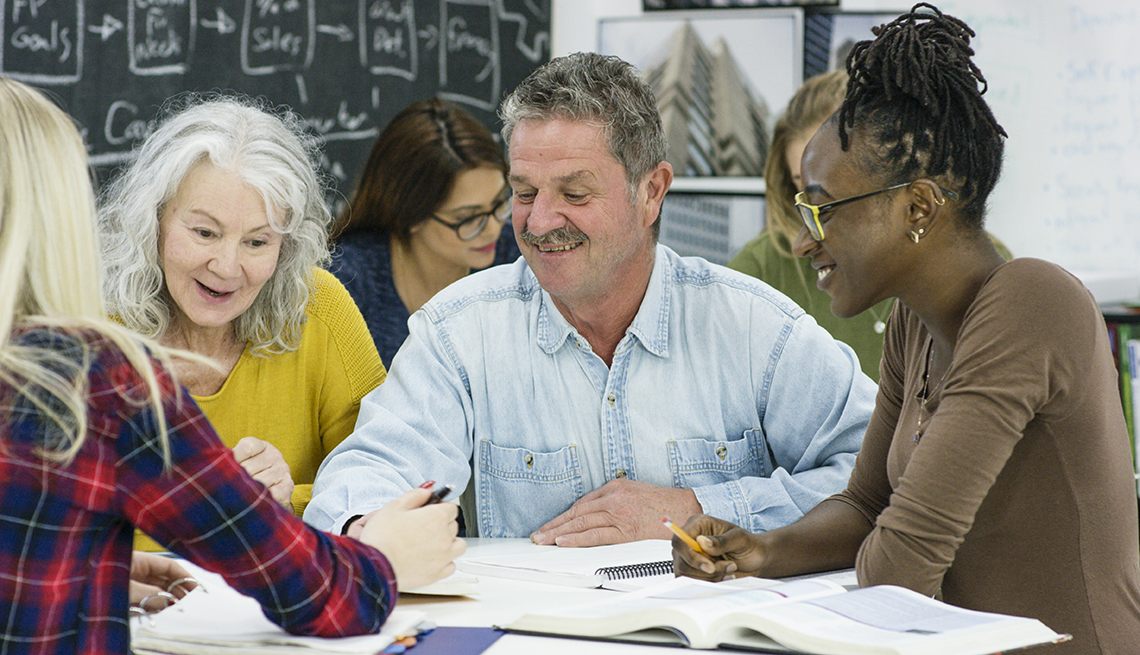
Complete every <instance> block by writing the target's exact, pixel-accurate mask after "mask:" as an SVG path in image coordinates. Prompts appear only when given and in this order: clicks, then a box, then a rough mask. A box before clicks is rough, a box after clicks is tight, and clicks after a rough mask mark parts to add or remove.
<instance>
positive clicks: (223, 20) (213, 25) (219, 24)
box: [199, 7, 237, 34]
mask: <svg viewBox="0 0 1140 655" xmlns="http://www.w3.org/2000/svg"><path fill="white" fill-rule="evenodd" d="M217 9H218V14H217V16H218V18H217V20H206V19H205V18H203V19H202V20H201V21H199V25H201V26H202V27H205V28H206V29H210V30H218V34H229V33H231V32H233V31H234V30H236V29H237V21H235V20H234V19H232V18H230V17H229V16H228V15H227V14H226V12H225V10H223V9H222V8H221V7H218V8H217Z"/></svg>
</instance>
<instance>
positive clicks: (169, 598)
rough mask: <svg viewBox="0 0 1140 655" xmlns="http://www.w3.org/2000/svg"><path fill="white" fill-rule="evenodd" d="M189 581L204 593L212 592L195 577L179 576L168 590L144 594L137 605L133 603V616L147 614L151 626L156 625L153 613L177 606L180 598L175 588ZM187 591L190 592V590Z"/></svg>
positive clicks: (131, 613)
mask: <svg viewBox="0 0 1140 655" xmlns="http://www.w3.org/2000/svg"><path fill="white" fill-rule="evenodd" d="M188 583H192V584H193V585H194V588H195V589H201V590H202V593H207V594H208V593H210V591H209V590H208V589H206V587H205V586H204V585H203V584H202V583H200V582H198V581H197V580H195V579H194V578H189V577H187V578H178V579H177V580H175V581H174V582H171V583H170V584H169V585H167V586H166V591H159V592H155V593H153V594H148V595H146V596H143V597H142V600H140V601H139V602H138V604H137V605H132V606H131V609H130V616H131V618H132V619H134V618H137V619H140V620H141V619H142V618H143V617H144V616H145V617H147V619H148V620H149V621H150V625H151V627H154V618H153V617H152V615H153V614H157V613H159V612H161V611H162V610H164V609H166V608H168V607H170V606H172V605H174V606H177V605H178V598H177V597H176V596H175V595H174V590H175V589H177V588H178V587H181V586H183V585H186V584H188ZM187 591H188V592H189V591H190V590H187ZM155 601H162V603H161V605H159V604H158V603H156V602H155ZM178 609H179V610H181V609H182V608H181V607H179V608H178Z"/></svg>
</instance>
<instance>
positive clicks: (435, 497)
mask: <svg viewBox="0 0 1140 655" xmlns="http://www.w3.org/2000/svg"><path fill="white" fill-rule="evenodd" d="M453 491H455V485H453V484H449V485H445V486H444V487H443V488H442V489H436V487H435V486H434V485H433V486H432V491H431V496H430V497H429V498H428V499H427V502H426V503H424V505H434V504H436V503H438V502H442V501H443V500H444V499H446V498H447V497H448V496H450V495H451V492H453Z"/></svg>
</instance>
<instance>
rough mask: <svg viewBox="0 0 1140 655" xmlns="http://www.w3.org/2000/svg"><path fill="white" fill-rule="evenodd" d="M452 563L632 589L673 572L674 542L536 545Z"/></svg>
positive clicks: (478, 570)
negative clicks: (530, 548) (527, 548)
mask: <svg viewBox="0 0 1140 655" xmlns="http://www.w3.org/2000/svg"><path fill="white" fill-rule="evenodd" d="M455 564H456V567H457V568H458V569H459V570H460V571H463V572H465V573H472V574H475V575H487V576H493V577H499V578H512V579H515V580H528V581H531V582H545V583H549V584H557V585H564V586H570V587H603V588H606V589H613V590H616V591H632V590H634V589H641V588H643V587H647V586H650V585H652V584H655V583H659V582H661V581H662V580H667V579H670V578H672V577H673V546H672V544H671V543H670V542H669V541H668V540H666V539H646V540H644V541H632V542H629V543H624V544H613V545H609V546H594V547H592V548H559V547H558V546H535V547H534V549H533V550H532V551H527V552H523V553H516V554H510V555H491V556H486V557H471V558H460V559H458V560H456V562H455Z"/></svg>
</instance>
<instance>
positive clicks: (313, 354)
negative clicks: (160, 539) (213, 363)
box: [136, 269, 386, 550]
mask: <svg viewBox="0 0 1140 655" xmlns="http://www.w3.org/2000/svg"><path fill="white" fill-rule="evenodd" d="M305 314H306V321H305V326H304V329H303V331H302V333H301V343H300V346H299V347H298V348H297V349H296V350H293V351H290V352H287V353H280V354H275V355H269V356H265V357H262V356H255V355H252V354H251V353H250V352H249V349H248V348H247V349H246V351H245V352H244V353H242V356H241V358H240V359H239V360H238V363H237V364H236V365H235V366H234V368H233V370H232V371H231V372H230V375H229V377H228V378H227V379H226V381H225V383H224V384H223V385H222V388H221V389H220V390H219V391H218V392H217V393H215V394H213V395H210V396H195V397H194V400H195V401H196V402H197V403H198V406H199V407H200V408H201V409H202V412H203V413H204V414H205V415H206V417H207V418H208V419H210V423H212V424H213V426H214V429H215V430H217V432H218V435H219V436H220V437H221V439H222V442H223V443H225V444H226V445H227V446H229V447H230V448H233V447H234V445H236V444H237V442H238V441H241V440H242V439H243V438H244V437H251V436H252V437H257V438H259V439H264V440H265V441H268V442H270V443H271V444H273V445H274V446H275V447H276V448H277V449H278V450H280V451H281V454H282V455H283V456H284V458H285V463H286V464H288V465H289V471H290V473H291V474H292V476H293V483H294V485H295V486H294V490H293V509H294V511H295V512H296V513H297V514H298V515H300V514H301V513H302V512H303V511H304V509H305V506H306V505H308V503H309V500H310V498H311V497H312V493H313V479H314V478H315V477H316V474H317V468H318V467H320V465H321V462H322V461H323V460H324V458H325V456H326V455H328V454H329V452H330V451H331V450H332V449H333V448H335V447H336V446H337V445H338V444H340V442H342V441H344V439H345V438H346V437H347V436H348V435H349V434H351V433H352V430H353V428H354V427H355V426H356V415H357V413H358V412H359V411H360V399H361V398H363V397H364V395H365V394H366V393H368V392H369V391H372V390H373V389H374V388H376V387H377V386H378V385H379V384H380V383H381V382H383V381H384V377H385V375H386V371H385V369H384V365H383V363H381V361H380V355H379V354H378V353H377V351H376V344H375V343H374V342H373V341H372V336H371V335H370V334H369V332H368V326H367V325H366V324H365V323H364V317H363V316H361V314H360V310H359V309H357V307H356V303H354V302H353V300H352V297H351V296H349V294H348V291H347V290H346V289H345V288H344V285H342V284H341V283H340V282H339V281H338V280H337V279H336V278H335V277H334V276H333V275H332V274H331V273H329V272H327V271H324V270H320V269H314V271H313V277H312V290H311V297H310V299H309V304H308V306H307V307H306V310H305ZM148 542H149V539H146V540H142V541H140V540H137V539H136V546H137V547H140V548H143V549H147V550H154V549H157V545H156V544H153V542H149V543H148Z"/></svg>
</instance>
